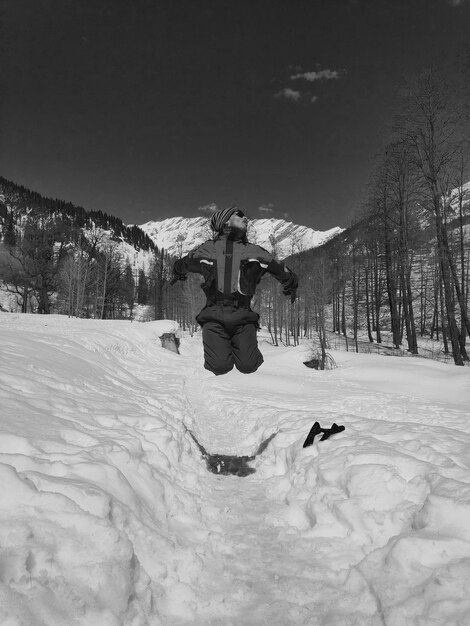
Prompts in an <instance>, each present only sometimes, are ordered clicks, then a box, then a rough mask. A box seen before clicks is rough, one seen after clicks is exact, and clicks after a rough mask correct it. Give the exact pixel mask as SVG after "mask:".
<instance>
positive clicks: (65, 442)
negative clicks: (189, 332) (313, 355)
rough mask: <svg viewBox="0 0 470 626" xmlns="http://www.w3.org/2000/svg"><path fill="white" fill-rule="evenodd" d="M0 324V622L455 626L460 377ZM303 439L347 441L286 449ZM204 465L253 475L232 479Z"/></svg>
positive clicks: (465, 556)
mask: <svg viewBox="0 0 470 626" xmlns="http://www.w3.org/2000/svg"><path fill="white" fill-rule="evenodd" d="M172 328H174V324H172V323H171V322H149V323H146V324H140V323H136V322H134V323H131V322H124V321H93V320H77V319H67V318H66V317H59V316H34V315H18V314H7V313H0V413H1V420H0V474H1V477H0V484H1V488H2V491H1V497H0V624H2V626H17V625H26V624H27V625H33V626H36V625H38V626H39V625H41V626H43V625H47V626H56V625H57V626H64V625H67V626H75V625H83V626H94V625H96V626H111V625H112V626H121V625H133V626H140V625H146V624H149V625H151V626H153V625H159V624H162V625H164V626H173V625H175V626H180V625H181V626H182V625H187V624H195V625H211V624H212V625H229V624H234V625H235V624H236V625H237V626H239V625H243V626H251V625H253V626H254V625H264V624H274V625H279V626H281V625H282V626H286V625H288V624H289V625H290V624H295V625H296V626H297V625H302V624H309V625H315V626H316V625H325V626H340V625H341V626H346V625H350V626H352V625H356V626H369V625H370V626H375V625H379V624H386V625H390V626H392V625H393V626H406V625H411V624H413V625H420V626H431V625H432V626H436V625H445V626H450V625H455V626H457V625H460V626H464V625H468V624H470V419H469V417H470V415H469V413H470V411H469V407H470V374H469V370H468V368H457V367H453V366H449V365H444V364H440V363H436V362H432V361H426V360H420V359H398V358H397V359H395V358H391V357H383V356H375V355H363V354H354V353H345V352H337V353H334V357H335V359H336V361H337V362H338V364H339V368H338V369H336V370H332V371H328V372H317V371H315V370H310V369H308V368H306V367H304V365H303V364H302V361H303V360H305V358H306V356H307V353H308V346H307V345H304V346H300V347H297V348H292V347H291V348H283V347H279V348H274V347H273V346H270V345H269V344H268V342H267V341H263V339H262V337H263V335H262V334H261V336H260V343H261V348H262V351H263V353H264V355H265V364H264V365H263V366H262V368H261V369H260V370H259V371H258V372H257V373H255V374H252V375H248V376H246V375H243V374H240V373H238V372H236V371H233V372H231V373H229V374H227V375H226V376H222V377H218V378H216V377H215V376H213V375H211V374H210V373H208V372H206V371H205V370H203V368H202V347H201V343H200V336H199V334H197V335H195V336H194V337H193V338H189V337H183V339H182V344H181V351H182V354H181V355H177V354H174V353H172V352H168V351H165V350H163V348H162V347H161V345H160V341H159V336H160V334H161V333H162V332H164V331H167V330H170V329H172ZM315 420H318V421H320V422H321V425H322V426H330V425H331V424H332V423H333V422H336V423H338V424H344V425H345V427H346V430H345V431H344V432H342V433H340V434H337V435H335V436H333V437H331V438H330V439H328V440H327V441H323V442H320V441H318V438H317V440H316V441H315V443H314V445H313V446H312V447H310V448H306V449H303V448H302V443H303V441H304V439H305V437H306V435H307V433H308V431H309V429H310V427H311V426H312V424H313V422H314V421H315ZM187 428H190V429H191V430H192V431H193V432H194V433H195V435H196V437H197V438H198V439H199V441H200V442H201V444H202V445H203V446H204V447H205V448H206V449H207V450H208V452H210V453H220V454H237V455H251V454H253V453H254V452H255V451H256V449H257V448H258V446H259V444H260V442H261V441H263V440H264V439H266V438H267V437H269V436H270V435H271V434H273V433H274V432H277V435H276V437H274V439H273V440H272V441H271V442H270V443H269V445H268V447H267V448H266V450H265V451H264V452H263V453H262V454H261V455H260V456H259V457H257V459H256V460H255V461H254V462H253V463H252V466H253V467H254V468H255V469H256V473H254V474H251V475H250V476H247V477H244V478H241V477H237V476H220V475H216V474H213V473H210V472H208V471H207V468H206V465H205V462H204V460H203V459H202V458H201V456H200V453H199V450H198V448H197V446H196V444H195V443H194V441H193V440H192V438H191V436H190V435H189V433H188V431H187Z"/></svg>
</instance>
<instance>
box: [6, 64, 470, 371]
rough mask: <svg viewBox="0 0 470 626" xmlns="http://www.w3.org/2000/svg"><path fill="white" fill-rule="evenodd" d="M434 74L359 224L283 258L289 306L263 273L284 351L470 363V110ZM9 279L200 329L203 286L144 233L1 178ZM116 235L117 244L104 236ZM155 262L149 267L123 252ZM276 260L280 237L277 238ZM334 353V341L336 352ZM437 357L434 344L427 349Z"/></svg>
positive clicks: (117, 312)
mask: <svg viewBox="0 0 470 626" xmlns="http://www.w3.org/2000/svg"><path fill="white" fill-rule="evenodd" d="M463 101H464V99H463V98H461V97H460V98H459V97H455V93H451V92H450V91H449V89H448V88H446V86H445V84H444V83H443V82H442V81H441V80H440V79H439V78H438V77H436V76H435V75H434V74H433V72H431V71H427V72H425V73H423V74H422V75H421V76H420V77H419V79H417V80H415V81H413V83H412V84H411V85H410V86H408V87H407V88H406V89H404V90H403V93H402V96H401V100H400V107H399V113H398V114H397V115H396V116H395V117H394V120H393V124H392V126H391V129H390V134H389V137H388V139H387V141H386V143H385V145H384V146H383V149H382V150H381V152H380V154H378V155H377V156H376V158H375V162H374V167H373V171H372V172H371V175H370V180H369V184H368V187H367V190H366V192H365V193H364V196H363V200H362V202H361V205H360V207H358V210H357V213H356V218H355V220H354V222H353V223H352V224H351V225H350V226H349V227H348V228H347V229H346V230H345V231H344V232H343V233H341V234H340V235H338V236H336V237H335V238H333V239H332V240H330V241H329V242H327V243H326V244H324V245H323V246H321V247H318V248H314V249H311V250H305V251H302V250H298V249H296V248H295V245H293V246H292V255H290V256H289V257H288V258H287V259H286V260H285V261H286V263H287V265H288V266H289V267H290V268H291V269H292V270H294V271H295V272H296V273H297V274H298V276H299V283H300V287H299V291H298V298H297V301H296V302H295V303H294V304H291V303H290V301H289V300H288V299H286V298H285V297H284V296H282V294H281V289H280V286H279V285H277V284H275V282H274V280H273V279H270V278H269V276H265V277H264V278H263V279H262V281H261V283H260V285H259V289H258V292H257V294H256V296H255V298H254V299H253V304H252V306H253V308H254V309H255V310H257V311H259V312H260V315H261V324H262V325H263V326H264V327H266V328H267V329H268V331H269V333H270V336H271V339H272V341H273V343H274V344H275V345H278V344H279V343H281V342H282V343H284V344H287V345H296V344H298V342H299V340H300V339H301V338H308V339H312V341H313V340H314V341H315V345H316V346H317V350H318V354H319V358H320V361H321V363H322V364H324V363H325V358H326V354H327V350H328V349H329V347H330V346H331V345H332V341H334V342H336V343H337V340H338V341H339V339H341V341H342V342H343V344H342V345H345V346H346V348H347V349H353V350H357V351H359V350H360V349H363V346H364V344H370V345H371V346H372V345H374V346H383V347H384V350H385V349H390V350H393V351H395V352H394V353H399V351H400V350H401V351H402V353H404V352H406V353H408V354H411V355H421V356H425V355H426V354H425V352H426V348H425V347H424V346H425V345H429V342H431V344H432V346H433V348H432V350H431V352H432V355H431V356H434V357H435V358H440V357H441V356H442V358H443V359H444V360H449V361H451V362H453V363H455V364H456V365H464V364H465V363H468V362H469V351H468V337H469V336H470V319H469V279H470V184H469V183H468V182H466V181H468V180H469V179H470V175H469V168H468V166H469V161H468V157H469V142H468V137H469V133H468V111H467V110H466V109H465V108H464V106H463V105H462V102H463ZM0 190H1V192H2V194H3V197H4V202H3V203H2V204H1V205H0V220H1V223H2V229H1V237H2V239H1V243H0V246H1V247H0V282H1V285H2V289H4V290H7V291H9V292H10V293H13V294H14V295H15V298H16V299H17V303H18V306H19V308H20V310H21V311H23V312H36V313H45V314H47V313H51V312H58V313H62V314H65V315H70V316H78V317H81V316H83V317H97V318H101V319H104V318H131V319H132V318H133V317H134V315H135V311H136V307H140V310H145V316H144V319H162V318H167V319H175V320H176V321H178V322H179V323H180V325H181V326H182V328H183V329H184V330H189V331H190V332H191V333H193V332H197V330H198V327H197V324H196V322H195V319H194V318H195V316H196V314H197V312H198V311H199V310H200V308H201V307H202V306H203V305H204V298H203V294H202V292H201V290H200V289H199V284H200V282H201V280H200V277H197V276H191V277H190V280H188V281H186V282H185V283H184V284H181V283H180V284H177V285H175V286H174V287H170V285H169V282H170V280H171V273H172V272H171V268H172V264H173V261H174V259H173V258H172V257H170V256H169V255H168V254H167V253H166V252H165V251H164V250H159V249H157V248H156V247H155V246H154V244H153V243H152V242H151V241H150V239H149V238H148V237H147V235H145V233H143V231H141V230H140V229H139V228H138V227H136V226H134V227H131V228H129V227H126V226H124V225H123V224H122V222H121V220H119V219H118V218H113V217H110V216H109V215H107V214H105V213H102V212H96V211H95V212H87V211H85V210H84V209H82V208H80V207H75V206H73V205H72V204H71V203H65V202H63V201H60V200H51V199H47V198H42V197H41V196H40V195H39V194H36V193H34V192H30V191H28V190H26V189H24V188H23V187H18V186H17V185H14V184H13V183H11V182H9V181H6V180H5V179H0ZM106 231H111V233H112V236H111V237H110V236H109V234H108V235H106V234H105V232H106ZM120 241H126V242H127V243H130V244H131V245H132V246H134V247H135V248H136V249H140V250H145V251H147V252H148V262H147V263H146V264H144V266H140V267H137V266H136V265H135V264H134V265H133V264H132V263H131V262H130V260H129V259H126V258H125V257H124V256H123V254H122V252H121V251H120V248H119V245H118V243H119V242H120ZM271 244H272V245H271V247H272V251H273V252H274V253H276V244H277V242H276V240H275V239H274V238H273V239H272V241H271ZM336 343H335V345H336ZM427 350H428V351H429V348H427Z"/></svg>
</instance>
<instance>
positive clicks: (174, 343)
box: [160, 333, 180, 354]
mask: <svg viewBox="0 0 470 626" xmlns="http://www.w3.org/2000/svg"><path fill="white" fill-rule="evenodd" d="M160 341H161V342H162V346H163V347H164V348H165V350H171V351H172V352H176V354H179V353H180V351H179V346H180V340H179V339H178V337H177V336H176V335H175V333H164V334H163V335H161V336H160Z"/></svg>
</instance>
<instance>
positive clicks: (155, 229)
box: [139, 217, 344, 258]
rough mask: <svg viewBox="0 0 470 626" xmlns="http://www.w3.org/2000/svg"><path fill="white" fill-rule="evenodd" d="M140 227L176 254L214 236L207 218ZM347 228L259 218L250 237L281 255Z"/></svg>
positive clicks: (251, 226) (154, 222) (176, 219)
mask: <svg viewBox="0 0 470 626" xmlns="http://www.w3.org/2000/svg"><path fill="white" fill-rule="evenodd" d="M139 228H140V229H141V230H142V231H143V232H145V233H146V234H147V236H148V237H149V238H150V239H151V240H152V241H153V243H154V244H155V245H156V246H157V247H158V248H159V249H162V248H163V249H165V251H166V252H168V253H169V254H171V255H173V256H182V255H184V254H187V253H188V252H190V250H193V249H194V248H195V247H197V246H198V245H200V244H201V243H203V242H204V241H206V240H207V239H211V238H212V237H213V233H212V231H211V229H210V226H209V218H207V217H170V218H166V219H163V220H151V221H149V222H146V223H145V224H140V225H139ZM343 231H344V229H343V228H341V227H339V226H336V227H334V228H331V229H329V230H326V231H319V230H314V229H313V228H310V227H309V226H303V225H301V224H294V223H293V222H288V221H286V220H283V219H277V218H259V219H253V220H250V222H249V226H248V239H249V240H250V241H251V242H252V243H256V244H258V245H260V246H262V247H263V248H267V249H268V250H269V251H270V252H271V251H275V252H276V254H277V256H278V257H279V258H286V257H288V256H290V255H292V254H296V253H298V252H303V251H305V250H308V249H310V248H316V247H318V246H321V245H323V244H324V243H326V242H327V241H329V240H330V239H332V238H333V237H335V236H336V235H339V234H340V233H341V232H343Z"/></svg>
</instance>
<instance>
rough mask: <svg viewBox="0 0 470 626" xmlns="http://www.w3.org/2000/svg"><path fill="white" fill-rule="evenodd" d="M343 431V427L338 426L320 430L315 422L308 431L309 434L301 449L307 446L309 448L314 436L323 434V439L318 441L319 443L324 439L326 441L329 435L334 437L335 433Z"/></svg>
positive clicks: (334, 425)
mask: <svg viewBox="0 0 470 626" xmlns="http://www.w3.org/2000/svg"><path fill="white" fill-rule="evenodd" d="M344 429H345V428H344V426H338V424H333V426H332V427H331V428H322V427H321V426H320V424H319V423H318V422H315V424H314V425H313V426H312V428H311V429H310V432H309V433H308V435H307V439H306V440H305V441H304V445H303V446H302V447H303V448H308V446H311V445H312V443H313V440H314V439H315V435H319V434H320V433H323V437H322V438H321V439H320V441H325V439H328V437H330V436H331V435H336V433H341V432H343V430H344Z"/></svg>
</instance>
